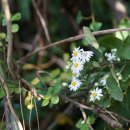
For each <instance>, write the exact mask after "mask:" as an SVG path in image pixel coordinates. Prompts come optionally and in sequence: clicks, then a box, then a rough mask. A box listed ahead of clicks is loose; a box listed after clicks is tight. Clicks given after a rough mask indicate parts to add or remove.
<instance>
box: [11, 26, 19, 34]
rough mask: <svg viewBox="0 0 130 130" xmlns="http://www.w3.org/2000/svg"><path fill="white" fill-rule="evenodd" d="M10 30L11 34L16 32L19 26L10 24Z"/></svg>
mask: <svg viewBox="0 0 130 130" xmlns="http://www.w3.org/2000/svg"><path fill="white" fill-rule="evenodd" d="M11 30H12V33H16V32H18V30H19V25H18V24H12V26H11Z"/></svg>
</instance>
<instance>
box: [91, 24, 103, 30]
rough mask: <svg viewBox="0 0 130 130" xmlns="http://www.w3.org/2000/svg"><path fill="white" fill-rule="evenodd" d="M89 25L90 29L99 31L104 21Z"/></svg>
mask: <svg viewBox="0 0 130 130" xmlns="http://www.w3.org/2000/svg"><path fill="white" fill-rule="evenodd" d="M89 27H90V29H91V30H92V31H98V30H100V28H101V27H102V23H100V22H92V23H91V24H90V26H89Z"/></svg>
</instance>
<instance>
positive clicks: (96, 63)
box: [92, 61, 100, 68]
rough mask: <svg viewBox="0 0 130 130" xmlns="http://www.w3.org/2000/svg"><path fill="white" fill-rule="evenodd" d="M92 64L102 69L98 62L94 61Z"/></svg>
mask: <svg viewBox="0 0 130 130" xmlns="http://www.w3.org/2000/svg"><path fill="white" fill-rule="evenodd" d="M92 64H93V66H94V67H97V68H100V65H99V63H98V62H96V61H93V62H92Z"/></svg>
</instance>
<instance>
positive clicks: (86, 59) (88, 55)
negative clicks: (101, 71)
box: [81, 51, 94, 63]
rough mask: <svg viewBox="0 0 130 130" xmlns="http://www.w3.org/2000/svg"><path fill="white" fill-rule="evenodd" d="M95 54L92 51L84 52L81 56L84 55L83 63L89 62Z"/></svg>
mask: <svg viewBox="0 0 130 130" xmlns="http://www.w3.org/2000/svg"><path fill="white" fill-rule="evenodd" d="M93 54H94V53H93V52H92V51H83V52H81V55H82V58H81V61H82V62H83V63H85V62H89V61H90V59H91V57H92V56H93Z"/></svg>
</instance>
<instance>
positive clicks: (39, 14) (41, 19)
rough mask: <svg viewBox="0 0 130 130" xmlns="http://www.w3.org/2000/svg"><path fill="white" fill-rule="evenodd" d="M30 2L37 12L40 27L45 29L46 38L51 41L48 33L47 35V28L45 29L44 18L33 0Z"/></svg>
mask: <svg viewBox="0 0 130 130" xmlns="http://www.w3.org/2000/svg"><path fill="white" fill-rule="evenodd" d="M32 4H33V6H34V8H35V10H36V12H37V15H38V17H39V19H40V21H41V24H42V27H43V29H44V31H45V35H46V38H47V40H48V42H49V43H51V39H50V35H49V32H48V29H47V26H46V22H45V20H44V18H43V17H42V15H41V13H40V11H39V10H38V7H37V5H36V2H35V0H32Z"/></svg>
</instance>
